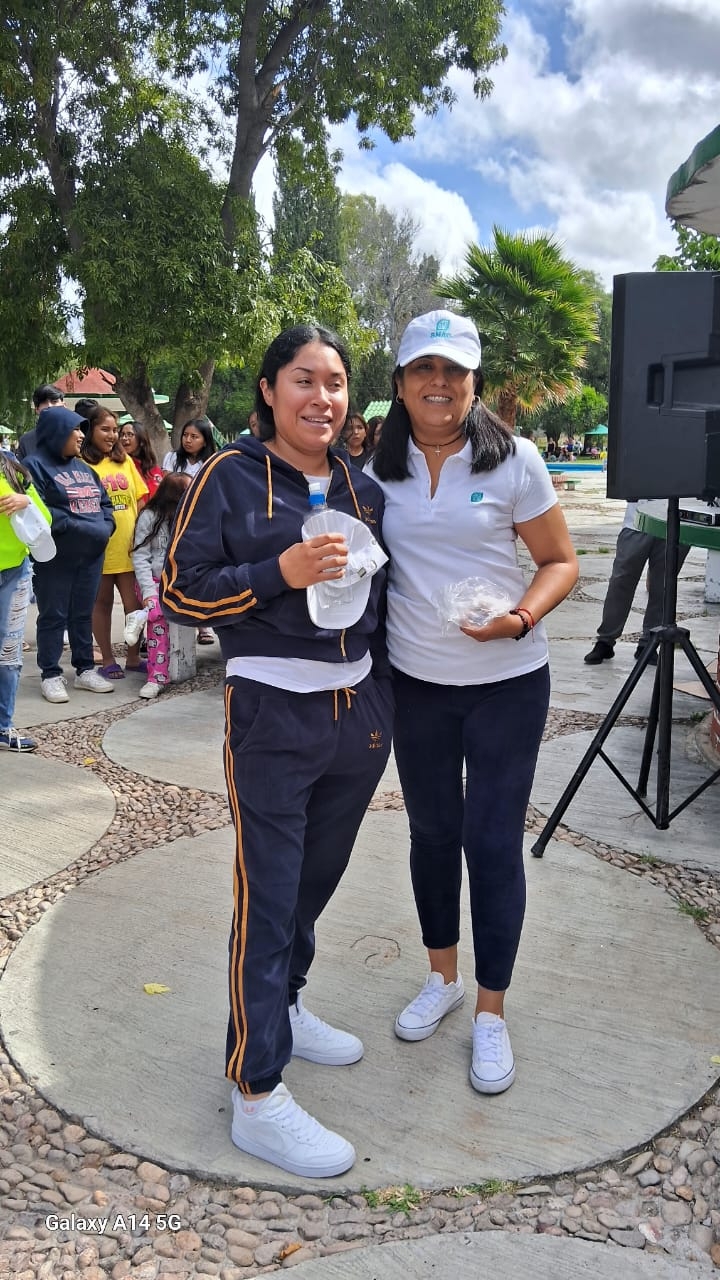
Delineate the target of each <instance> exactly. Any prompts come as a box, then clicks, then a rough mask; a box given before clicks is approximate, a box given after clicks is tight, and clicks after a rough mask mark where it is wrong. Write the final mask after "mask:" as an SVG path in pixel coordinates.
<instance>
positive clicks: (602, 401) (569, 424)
mask: <svg viewBox="0 0 720 1280" xmlns="http://www.w3.org/2000/svg"><path fill="white" fill-rule="evenodd" d="M607 412H608V402H607V396H604V395H602V394H601V392H599V391H596V390H595V388H594V387H590V386H587V385H586V386H583V387H581V389H580V391H579V392H578V393H577V395H571V396H568V398H567V400H564V401H563V402H562V403H551V404H546V405H543V406H542V408H540V409H536V410H535V411H534V412H533V413H529V414H523V413H521V414H520V415H519V417H518V425H519V429H520V430H521V431H526V430H527V431H531V432H532V433H533V434H536V433H537V432H542V433H543V434H544V435H545V436H547V437H551V436H552V438H553V439H554V440H559V438H560V436H561V435H572V436H583V435H586V433H587V432H588V431H592V430H593V429H594V428H595V427H600V426H604V425H605V423H606V422H607Z"/></svg>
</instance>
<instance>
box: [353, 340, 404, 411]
mask: <svg viewBox="0 0 720 1280" xmlns="http://www.w3.org/2000/svg"><path fill="white" fill-rule="evenodd" d="M394 367H395V360H394V357H393V354H392V352H391V351H388V350H387V349H386V348H385V347H383V346H382V345H381V344H380V343H376V344H375V345H374V346H373V347H371V349H370V351H369V352H368V354H367V356H366V357H365V359H362V360H361V361H360V363H359V365H358V368H357V370H356V371H355V372H353V378H352V384H351V388H350V396H351V400H352V404H353V407H354V408H355V409H356V410H357V412H358V413H364V411H365V406H366V405H368V404H369V403H370V401H371V400H389V399H390V395H391V392H392V372H393V369H394Z"/></svg>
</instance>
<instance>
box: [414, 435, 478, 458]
mask: <svg viewBox="0 0 720 1280" xmlns="http://www.w3.org/2000/svg"><path fill="white" fill-rule="evenodd" d="M411 434H412V438H413V440H414V441H415V444H419V445H420V448H421V449H432V450H433V451H434V453H435V457H436V458H439V457H440V450H441V449H449V447H450V445H451V444H455V441H456V440H459V439H460V437H461V436H464V435H465V432H464V431H458V433H457V435H456V436H453V438H452V440H446V442H445V444H430V443H429V442H428V441H426V440H418V438H417V436H416V435H415V434H414V433H412V432H411Z"/></svg>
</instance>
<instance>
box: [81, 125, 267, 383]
mask: <svg viewBox="0 0 720 1280" xmlns="http://www.w3.org/2000/svg"><path fill="white" fill-rule="evenodd" d="M222 199H223V192H222V190H221V189H220V188H219V187H218V185H217V183H216V182H215V181H214V180H213V178H212V177H211V176H210V175H209V174H208V173H207V172H206V171H205V170H204V169H203V168H202V166H201V165H200V163H199V162H198V160H197V159H196V158H195V156H193V155H192V154H191V153H190V152H189V151H188V150H187V148H186V147H185V145H184V144H183V143H182V142H181V141H178V140H170V141H168V140H166V139H165V138H164V137H162V136H161V135H160V134H158V133H156V132H154V131H152V130H147V131H145V132H143V133H142V135H141V136H140V138H139V139H138V140H137V141H135V142H133V143H132V144H130V145H128V146H125V147H124V148H123V150H122V153H121V155H119V156H117V157H116V162H115V163H113V164H111V165H110V166H109V167H108V166H106V165H105V164H100V163H97V164H89V165H87V166H86V169H85V173H84V183H83V187H82V190H81V191H80V193H79V195H78V198H77V203H76V209H75V214H74V218H73V222H74V225H75V226H76V227H77V228H78V230H79V233H80V242H81V248H80V250H79V251H78V252H77V253H76V254H75V255H74V257H73V265H74V268H75V274H76V276H77V279H78V280H79V282H80V284H81V286H82V288H83V291H84V295H85V306H84V316H85V352H86V359H87V360H88V363H90V364H91V365H92V364H104V365H105V366H110V367H112V368H115V369H122V370H127V369H134V368H135V366H136V365H137V364H138V363H142V362H144V361H146V360H147V357H148V354H149V353H152V355H153V356H154V357H156V358H162V357H163V356H166V357H167V356H169V355H172V357H173V359H174V360H175V361H176V362H177V363H178V364H179V366H180V368H181V370H182V372H183V373H187V372H188V371H191V370H192V369H194V368H196V367H197V365H198V364H199V363H200V362H201V361H202V360H203V359H204V358H205V357H206V355H207V354H208V351H211V350H214V351H218V350H222V348H223V347H227V346H230V345H232V344H233V341H234V339H235V337H236V334H235V333H234V329H235V327H236V322H237V317H238V312H239V310H240V308H241V306H242V304H243V301H244V290H243V288H242V281H241V279H240V277H239V275H238V273H237V271H236V270H235V264H234V261H233V257H232V255H231V254H230V253H229V252H228V249H227V247H226V245H225V240H224V237H223V234H222V227H221V224H220V208H221V205H222Z"/></svg>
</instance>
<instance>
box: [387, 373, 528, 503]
mask: <svg viewBox="0 0 720 1280" xmlns="http://www.w3.org/2000/svg"><path fill="white" fill-rule="evenodd" d="M398 375H400V376H402V369H401V368H400V367H399V366H398V368H396V369H395V372H394V373H393V399H392V404H391V406H390V409H389V410H388V413H387V416H386V418H385V421H384V423H383V429H382V431H381V433H380V439H379V441H378V444H377V448H376V450H375V453H374V454H373V470H374V472H375V475H376V476H377V478H378V480H407V477H408V475H409V474H410V472H409V471H408V462H407V446H408V440H409V439H410V434H411V432H410V415H409V414H408V411H407V409H406V408H405V405H404V404H403V403H402V401H401V400H398V398H397V393H398ZM484 382H485V380H484V378H483V375H482V370H480V369H477V370H476V372H475V399H474V400H473V403H472V404H471V406H470V411H469V413H468V415H467V417H466V419H465V421H464V423H463V424H462V425H463V430H464V432H465V435H466V436H467V438H468V440H469V441H470V442H471V445H472V461H471V463H470V470H471V471H472V472H473V473H476V472H478V471H494V470H495V468H496V467H499V466H500V463H501V462H504V461H505V459H506V458H508V457H510V455H511V454H514V453H515V452H516V451H517V446H516V444H515V440H514V438H513V434H512V432H511V430H510V428H509V427H508V425H507V423H505V422H503V420H502V418H499V417H498V416H497V414H496V413H493V412H492V410H491V409H488V407H487V405H485V404H483V402H482V400H481V399H480V396H481V395H482V389H483V386H484Z"/></svg>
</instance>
